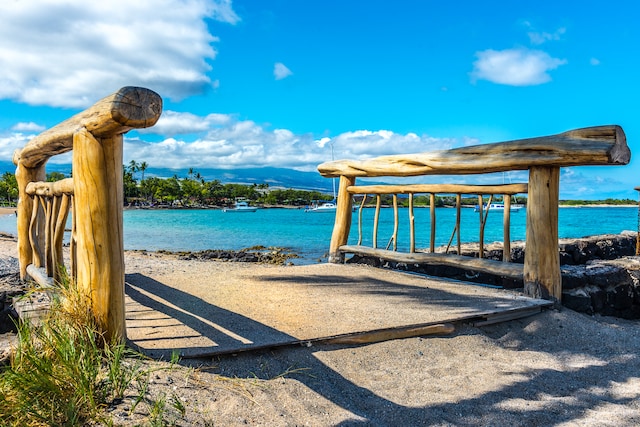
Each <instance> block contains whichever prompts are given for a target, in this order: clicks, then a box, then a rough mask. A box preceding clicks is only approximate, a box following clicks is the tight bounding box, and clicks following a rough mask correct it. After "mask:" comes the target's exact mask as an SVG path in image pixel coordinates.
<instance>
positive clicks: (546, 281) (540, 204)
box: [524, 167, 562, 304]
mask: <svg viewBox="0 0 640 427" xmlns="http://www.w3.org/2000/svg"><path fill="white" fill-rule="evenodd" d="M559 191H560V169H559V168H555V167H534V168H531V170H530V171H529V200H528V202H527V230H526V252H525V258H524V292H525V294H527V295H529V296H531V297H534V298H544V299H551V300H553V301H555V302H556V303H558V304H559V303H560V301H561V299H562V276H561V273H560V252H559V249H558V198H559Z"/></svg>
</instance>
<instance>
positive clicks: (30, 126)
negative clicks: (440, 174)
mask: <svg viewBox="0 0 640 427" xmlns="http://www.w3.org/2000/svg"><path fill="white" fill-rule="evenodd" d="M45 129H46V127H44V126H42V125H39V124H37V123H34V122H28V123H26V122H20V123H17V124H15V125H14V126H13V127H12V128H11V130H13V131H16V132H42V131H43V130H45Z"/></svg>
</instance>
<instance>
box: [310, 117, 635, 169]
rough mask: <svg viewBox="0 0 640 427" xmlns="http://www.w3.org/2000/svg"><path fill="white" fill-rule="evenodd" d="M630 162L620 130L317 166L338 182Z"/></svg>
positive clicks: (604, 129)
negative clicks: (358, 179) (359, 178)
mask: <svg viewBox="0 0 640 427" xmlns="http://www.w3.org/2000/svg"><path fill="white" fill-rule="evenodd" d="M630 159H631V152H630V150H629V147H628V146H627V139H626V136H625V134H624V131H623V130H622V128H621V127H620V126H617V125H608V126H597V127H590V128H583V129H575V130H571V131H568V132H564V133H561V134H557V135H550V136H542V137H538V138H529V139H520V140H515V141H507V142H498V143H493V144H483V145H473V146H469V147H460V148H454V149H451V150H441V151H431V152H426V153H418V154H401V155H394V156H382V157H377V158H374V159H369V160H360V161H358V160H337V161H332V162H327V163H323V164H321V165H320V166H318V171H319V172H320V174H321V175H322V176H324V177H327V178H332V177H338V176H351V177H376V176H418V175H468V174H481V173H490V172H504V171H510V170H526V169H529V168H530V167H532V166H550V167H565V166H589V165H591V166H595V165H626V164H627V163H629V160H630Z"/></svg>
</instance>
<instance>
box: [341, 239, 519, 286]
mask: <svg viewBox="0 0 640 427" xmlns="http://www.w3.org/2000/svg"><path fill="white" fill-rule="evenodd" d="M339 250H340V252H343V253H352V254H358V255H365V256H371V257H376V258H382V259H386V260H389V261H395V262H404V263H406V264H429V265H446V266H449V267H457V268H461V269H463V270H470V271H480V272H482V273H489V274H493V275H496V276H500V277H509V278H511V279H516V280H522V277H523V270H524V266H523V265H522V264H514V263H510V262H502V261H495V260H492V259H485V258H471V257H468V256H463V255H453V254H443V253H426V252H413V253H406V252H395V251H388V250H384V249H374V248H370V247H368V246H360V245H343V246H340V249H339Z"/></svg>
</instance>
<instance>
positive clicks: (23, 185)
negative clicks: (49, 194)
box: [16, 163, 46, 280]
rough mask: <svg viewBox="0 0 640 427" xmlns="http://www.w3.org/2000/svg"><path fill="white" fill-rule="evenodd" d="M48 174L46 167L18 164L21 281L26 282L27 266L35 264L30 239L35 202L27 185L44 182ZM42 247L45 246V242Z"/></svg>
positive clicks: (42, 233) (18, 229) (41, 225)
mask: <svg viewBox="0 0 640 427" xmlns="http://www.w3.org/2000/svg"><path fill="white" fill-rule="evenodd" d="M45 179H46V173H45V170H44V165H42V166H38V167H36V168H28V167H26V166H24V165H23V164H21V163H18V164H17V168H16V181H17V182H18V207H17V209H16V212H17V231H18V260H19V262H20V279H22V280H24V279H25V278H26V275H27V266H28V265H29V264H31V263H33V247H32V246H31V239H30V237H29V233H30V231H29V230H30V228H31V227H30V224H31V213H32V212H33V203H34V200H33V198H32V197H31V196H29V195H28V194H27V192H26V191H27V184H29V182H31V181H44V180H45ZM39 227H41V228H42V229H41V230H40V231H41V232H40V233H39V235H40V236H42V238H43V239H44V223H41V224H39ZM40 243H41V245H40V246H41V247H43V246H44V240H43V241H42V242H40Z"/></svg>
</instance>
